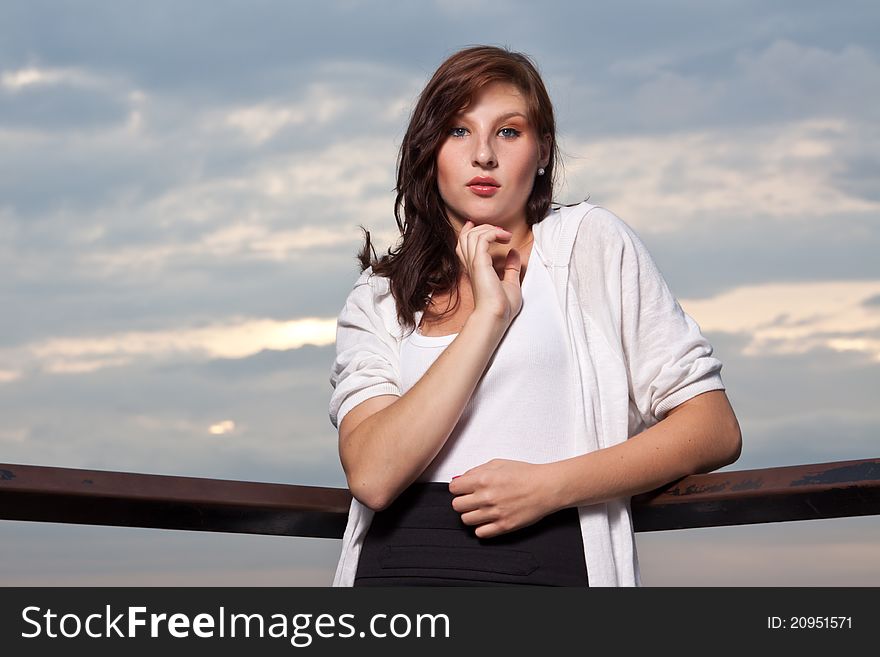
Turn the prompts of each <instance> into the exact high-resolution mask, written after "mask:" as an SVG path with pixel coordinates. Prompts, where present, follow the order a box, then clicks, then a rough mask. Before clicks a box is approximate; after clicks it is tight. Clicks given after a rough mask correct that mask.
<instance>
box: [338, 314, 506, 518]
mask: <svg viewBox="0 0 880 657" xmlns="http://www.w3.org/2000/svg"><path fill="white" fill-rule="evenodd" d="M504 329H506V326H505V325H504V324H503V323H500V322H499V321H497V320H495V319H494V318H491V317H488V316H485V315H482V314H477V313H476V312H475V313H473V314H471V316H470V317H469V318H468V320H467V322H466V323H465V325H464V327H463V328H462V330H461V331H460V332H459V334H458V336H457V337H456V338H455V340H453V341H452V343H451V344H450V345H449V346H448V347H446V349H445V350H444V351H443V353H441V354H440V356H438V357H437V360H435V361H434V363H433V364H432V365H431V367H429V368H428V370H427V371H426V372H425V374H424V375H423V376H422V377H421V378H420V379H419V380H418V381H417V382H416V383H415V385H413V387H412V388H410V389H409V390H408V391H407V392H406V393H404V394H403V395H402V396H400V397H398V398H397V399H396V400H394V401H393V402H391V403H390V405H387V406H385V407H384V408H382V409H381V410H379V411H376V410H375V407H374V408H373V409H372V410H373V412H372V414H370V410H371V409H370V407H369V401H372V400H368V401H367V402H364V403H363V404H361V405H359V406H356V407H355V408H353V409H352V410H351V411H350V412H349V413H348V414H347V415H346V416H345V417H344V418H343V420H342V423H341V425H340V428H339V454H340V458H341V460H342V467H343V469H344V470H345V475H346V478H347V479H348V485H349V488H350V490H351V493H352V495H353V496H354V497H356V498H357V499H358V500H359V501H361V502H362V503H364V504H366V505H367V506H368V507H370V508H372V509H373V510H377V511H378V510H381V509H383V508H385V507H386V506H387V505H388V504H390V503H391V502H392V501H393V500H394V499H395V498H396V497H397V496H398V495H399V494H400V493H401V492H402V491H403V489H405V488H406V487H407V486H408V485H409V484H411V483H412V482H413V481H415V480H416V478H417V477H418V476H419V475H420V474H421V473H422V472H423V471H424V469H425V468H426V467H427V466H428V465H429V464H430V463H431V461H432V460H433V459H434V457H435V456H436V455H437V454H438V452H439V451H440V449H441V448H442V447H443V444H444V443H445V442H446V439H447V438H448V437H449V434H450V433H452V430H453V428H454V427H455V425H456V423H457V422H458V420H459V418H460V417H461V413H462V411H463V410H464V407H465V405H466V404H467V402H468V400H469V399H470V397H471V394H473V391H474V388H475V387H476V385H477V382H478V381H479V379H480V377H481V376H482V375H483V371H484V370H485V368H486V365H487V364H488V362H489V359H490V358H491V356H492V354H493V353H494V351H495V349H496V347H497V346H498V343H499V342H500V341H501V338H502V336H503V335H504ZM388 399H392V398H388ZM362 407H363V410H362ZM365 414H366V417H364V415H365Z"/></svg>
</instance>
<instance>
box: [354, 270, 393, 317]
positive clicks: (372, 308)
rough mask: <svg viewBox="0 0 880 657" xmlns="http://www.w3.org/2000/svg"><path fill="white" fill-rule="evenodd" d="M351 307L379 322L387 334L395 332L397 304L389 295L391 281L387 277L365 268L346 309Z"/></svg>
mask: <svg viewBox="0 0 880 657" xmlns="http://www.w3.org/2000/svg"><path fill="white" fill-rule="evenodd" d="M351 305H353V306H355V307H356V308H357V309H359V310H360V311H361V312H364V313H366V314H368V315H371V316H373V317H374V318H376V319H377V320H379V321H380V322H381V324H383V325H384V326H385V328H386V329H387V330H388V332H390V333H396V332H397V330H398V323H397V304H396V303H395V301H394V295H392V294H391V281H390V280H389V279H388V277H387V276H380V275H379V274H376V273H374V272H373V268H372V267H367V268H366V269H365V270H364V271H363V272H361V274H360V276H358V279H357V280H356V281H355V283H354V286H353V288H352V290H351V292H350V293H349V295H348V300H347V301H346V309H347V308H349V307H350V306H351ZM345 312H346V310H345V309H344V310H343V313H345Z"/></svg>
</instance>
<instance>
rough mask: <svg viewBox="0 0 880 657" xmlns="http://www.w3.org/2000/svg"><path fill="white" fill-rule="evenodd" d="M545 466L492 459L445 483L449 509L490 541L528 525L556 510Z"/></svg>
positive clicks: (480, 536) (477, 533)
mask: <svg viewBox="0 0 880 657" xmlns="http://www.w3.org/2000/svg"><path fill="white" fill-rule="evenodd" d="M550 483H551V482H550V481H549V480H548V469H547V466H546V465H541V464H535V463H526V462H524V461H510V460H506V459H492V460H491V461H489V462H487V463H483V464H482V465H478V466H477V467H475V468H471V469H470V470H468V471H467V472H465V473H464V474H462V475H460V476H458V477H455V478H454V479H453V480H452V481H451V482H449V492H450V493H452V494H453V495H455V496H456V497H455V499H453V500H452V508H453V509H455V510H456V511H457V512H458V513H460V514H461V519H462V521H463V522H464V523H465V524H466V525H478V527H477V528H476V530H474V533H475V534H476V535H477V536H478V537H479V538H490V537H492V536H498V535H499V534H505V533H507V532H512V531H514V530H516V529H520V528H521V527H527V526H528V525H531V524H533V523H535V522H537V521H538V520H540V519H541V518H543V517H544V516H546V515H547V514H549V513H552V512H554V511H557V510H558V509H556V508H554V507H553V503H552V501H551V490H552V489H551V486H550Z"/></svg>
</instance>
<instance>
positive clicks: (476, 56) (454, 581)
mask: <svg viewBox="0 0 880 657" xmlns="http://www.w3.org/2000/svg"><path fill="white" fill-rule="evenodd" d="M556 148H557V146H556V134H555V121H554V118H553V109H552V105H551V102H550V99H549V97H548V95H547V92H546V90H545V87H544V84H543V82H542V81H541V78H540V76H539V74H538V73H537V71H536V69H535V67H534V66H533V64H532V63H531V62H530V60H529V59H528V58H526V57H525V56H523V55H521V54H519V53H512V52H509V51H507V50H504V49H500V48H495V47H488V46H479V47H474V48H468V49H465V50H462V51H460V52H457V53H455V54H453V55H452V56H451V57H449V58H448V59H447V60H446V61H445V62H444V63H443V64H442V65H441V66H440V67H439V69H438V70H437V71H436V73H435V74H434V76H433V77H432V79H431V80H430V81H429V82H428V84H427V86H426V87H425V89H424V91H423V92H422V94H421V95H420V97H419V100H418V103H417V105H416V107H415V109H414V111H413V115H412V118H411V121H410V125H409V129H408V130H407V133H406V135H405V137H404V140H403V143H402V145H401V150H400V158H399V163H398V176H397V200H396V204H395V215H396V217H397V223H398V227H399V228H400V231H401V234H402V240H401V241H400V243H399V245H398V246H397V247H396V249H395V250H393V251H392V250H389V252H388V254H387V255H385V256H383V257H382V258H381V259H376V258H375V257H374V258H372V259H371V258H370V257H369V250H370V241H369V233H367V239H366V244H365V246H364V249H363V252H362V253H361V255H360V259H361V264H362V268H363V270H364V271H363V273H362V274H361V277H360V278H359V279H358V281H357V283H356V284H355V287H354V289H353V290H352V292H351V293H350V295H349V297H348V299H347V301H346V304H345V306H344V308H343V310H342V312H341V313H340V315H339V320H338V325H337V326H338V328H337V342H336V346H337V356H336V360H335V362H334V364H333V368H332V372H331V383H332V385H333V388H334V391H333V395H332V397H331V400H330V418H331V422H333V424H334V426H336V427H337V428H338V429H339V451H340V458H341V461H342V466H343V469H344V471H345V474H346V477H347V480H348V484H349V488H350V489H351V492H352V495H353V498H354V499H353V500H352V506H351V511H350V514H349V519H348V525H347V527H346V531H345V535H344V537H343V546H342V554H341V557H340V561H339V565H338V567H337V572H336V577H335V580H334V585H339V586H350V585H356V586H361V585H364V586H366V585H475V584H485V585H515V584H526V585H561V586H625V585H638V584H639V583H640V582H639V571H638V559H637V556H636V551H635V541H634V536H633V533H632V523H631V517H630V509H629V498H630V497H631V496H632V495H635V494H637V493H641V492H645V491H649V490H653V489H655V488H658V487H659V486H662V485H663V484H666V483H668V482H670V481H673V480H675V479H677V478H680V477H682V476H685V475H688V474H692V473H696V472H706V471H710V470H713V469H715V468H718V467H721V466H723V465H726V464H728V463H731V462H733V461H734V460H736V458H738V456H739V452H740V446H741V438H740V431H739V426H738V423H737V420H736V417H735V415H734V413H733V411H732V409H731V407H730V404H729V403H728V400H727V397H726V395H725V393H724V385H723V383H722V381H721V378H720V374H719V372H720V369H721V363H720V362H719V361H718V360H717V359H716V358H714V357H712V348H711V346H710V345H709V344H708V342H707V341H706V340H705V338H704V337H703V336H702V334H701V333H700V330H699V327H698V326H697V325H696V323H695V322H694V321H693V320H692V319H691V318H690V317H689V316H687V315H686V314H685V313H684V312H683V311H682V310H681V307H680V306H679V305H678V303H677V302H676V300H675V298H674V297H673V296H672V295H671V293H670V292H669V289H668V287H667V286H666V284H665V282H664V280H663V278H662V275H661V274H660V272H659V271H658V270H657V268H656V266H655V265H654V263H653V260H652V259H651V257H650V255H649V254H648V252H647V250H646V249H645V247H644V245H643V244H642V243H641V241H640V240H639V238H638V236H637V235H636V234H635V233H634V232H633V231H632V229H631V228H629V226H628V225H627V224H625V223H624V222H623V221H622V220H620V219H619V218H617V217H616V216H615V215H614V214H613V213H611V212H609V211H608V210H606V209H604V208H601V207H598V206H595V205H592V204H589V203H586V202H584V203H581V204H578V205H576V206H573V207H559V208H556V209H551V207H550V206H551V198H552V192H553V180H554V172H555V168H556V166H555V165H556V159H557V158H556ZM401 215H402V216H401Z"/></svg>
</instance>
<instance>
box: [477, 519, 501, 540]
mask: <svg viewBox="0 0 880 657" xmlns="http://www.w3.org/2000/svg"><path fill="white" fill-rule="evenodd" d="M504 531H505V530H503V529H501V527H499V526H498V525H496V524H495V523H493V522H490V523H488V524H485V525H480V526H479V527H477V528H476V529H475V530H474V534H475V535H476V536H477V538H492V537H493V536H500V535H501V534H503V533H504Z"/></svg>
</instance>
